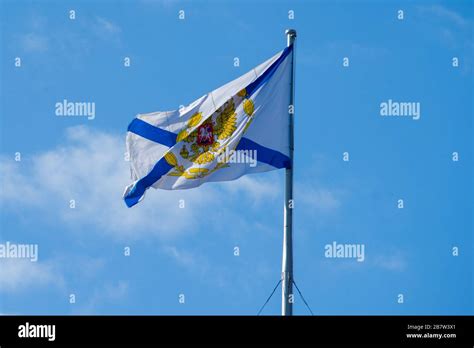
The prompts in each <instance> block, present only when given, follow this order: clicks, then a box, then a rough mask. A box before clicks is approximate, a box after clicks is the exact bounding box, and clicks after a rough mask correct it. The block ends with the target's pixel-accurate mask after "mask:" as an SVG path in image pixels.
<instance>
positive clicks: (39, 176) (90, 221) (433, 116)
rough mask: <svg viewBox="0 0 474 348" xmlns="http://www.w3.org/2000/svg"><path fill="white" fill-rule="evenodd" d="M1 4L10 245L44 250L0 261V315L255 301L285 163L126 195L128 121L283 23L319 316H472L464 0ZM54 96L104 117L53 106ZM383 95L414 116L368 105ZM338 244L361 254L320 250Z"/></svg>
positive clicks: (256, 54) (4, 186)
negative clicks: (292, 35)
mask: <svg viewBox="0 0 474 348" xmlns="http://www.w3.org/2000/svg"><path fill="white" fill-rule="evenodd" d="M70 10H75V11H76V18H75V19H74V20H71V19H69V11H70ZM180 10H184V11H185V19H184V20H180V19H179V18H178V12H179V11H180ZM290 10H293V11H294V14H295V19H294V20H290V19H288V11H290ZM398 10H403V11H404V19H403V20H400V19H398V18H397V15H398ZM0 18H1V70H0V71H1V85H0V86H1V95H0V115H1V117H0V126H1V133H0V136H1V138H0V156H1V162H0V163H1V167H0V171H1V177H0V180H1V190H0V199H1V200H0V242H2V243H5V242H6V241H10V242H12V243H26V244H29V243H32V244H38V247H39V260H38V262H36V263H34V262H30V261H29V260H17V259H0V313H4V314H177V315H180V314H238V315H240V314H250V315H253V314H256V313H257V312H258V309H259V308H260V306H261V305H262V304H263V302H264V301H265V299H266V298H267V296H268V295H269V293H270V292H271V290H272V289H273V287H274V286H275V284H276V283H277V281H278V279H279V277H280V271H281V248H282V220H283V216H282V211H283V190H284V177H283V174H284V173H283V171H274V172H270V173H264V174H258V175H251V176H246V177H243V178H241V179H239V180H237V181H233V182H228V183H212V184H207V185H204V186H202V187H200V188H197V189H192V190H186V191H155V190H153V191H152V192H149V193H148V194H147V198H146V200H144V201H143V202H142V203H140V205H138V206H136V207H134V208H132V209H127V208H126V206H125V204H124V203H123V201H122V199H121V195H122V192H123V189H124V187H125V185H127V184H129V171H128V164H127V162H125V161H124V159H123V155H124V152H125V132H126V127H127V125H128V123H129V122H130V121H131V120H132V119H133V117H134V116H135V115H136V114H137V113H144V112H152V111H158V110H172V109H176V108H178V107H179V105H181V104H188V103H190V102H192V101H193V100H195V99H197V98H198V97H200V96H202V95H203V94H205V93H206V92H209V91H211V90H213V89H215V88H217V87H219V86H220V85H222V84H224V83H226V82H228V81H230V80H232V79H234V78H236V77H238V76H240V75H242V74H244V73H245V72H247V71H248V70H250V69H251V68H253V67H254V66H256V65H258V64H260V63H261V62H263V61H264V60H266V59H267V58H269V57H271V56H272V55H274V54H275V53H276V52H277V51H280V50H282V49H283V48H284V47H285V45H286V39H285V36H284V30H285V29H286V28H289V27H293V28H295V29H296V30H297V31H298V39H297V50H296V116H295V117H296V121H295V122H296V123H295V148H296V150H295V211H294V255H295V256H294V257H295V280H296V283H297V285H298V287H299V288H300V289H301V290H302V292H303V294H304V296H305V298H306V300H307V301H308V302H309V304H310V306H311V308H312V310H313V312H314V313H315V314H329V315H333V314H473V308H474V307H473V306H474V305H473V293H474V291H473V290H474V289H473V266H474V262H473V260H474V259H473V250H472V246H473V218H472V216H473V180H472V177H473V165H472V163H473V153H472V152H473V148H474V146H473V145H474V144H473V140H472V134H473V127H472V126H473V125H472V119H473V99H472V89H473V71H472V69H473V60H472V58H473V57H472V56H473V55H472V53H473V30H472V23H473V2H472V1H450V2H431V1H409V2H403V1H401V2H398V1H397V2H395V1H387V2H375V1H314V2H310V1H295V2H290V1H276V2H270V1H226V2H218V1H195V2H192V3H191V2H179V1H172V0H169V1H152V0H148V1H146V0H143V1H136V2H132V1H104V2H101V3H100V4H98V3H96V2H92V1H68V2H67V1H41V2H40V1H10V0H7V1H6V0H3V1H1V11H0ZM16 57H19V58H21V67H15V58H16ZM125 57H130V59H131V66H130V67H124V65H123V61H124V58H125ZM234 57H238V58H239V59H240V66H239V67H234V64H233V63H234ZM344 57H348V58H349V66H348V67H344V66H343V64H342V63H343V58H344ZM453 57H457V58H458V59H459V66H458V67H453V65H452V59H453ZM63 99H67V100H69V101H86V102H94V103H95V104H96V116H95V118H94V119H93V120H88V119H87V118H85V117H76V118H71V117H69V118H68V117H57V116H56V115H55V104H56V103H57V102H61V101H62V100H63ZM389 99H392V100H394V101H403V102H417V103H420V105H421V117H420V119H419V120H413V119H411V118H401V117H391V118H387V117H382V116H380V103H382V102H385V101H388V100H389ZM16 152H20V153H21V161H20V162H17V161H15V153H16ZM344 152H348V153H349V158H350V160H349V161H348V162H346V161H343V153H344ZM453 152H458V154H459V161H457V162H455V161H453V160H452V153H453ZM71 199H74V200H75V202H76V208H75V209H70V207H69V204H70V200H71ZM180 199H184V200H185V204H186V207H185V208H184V209H180V208H179V206H178V205H179V200H180ZM399 199H403V200H404V208H403V209H398V207H397V201H398V200H399ZM334 241H336V242H338V243H356V244H363V245H364V246H365V260H364V261H363V262H357V261H356V260H354V259H330V258H325V256H324V247H325V245H326V244H331V243H333V242H334ZM236 246H238V247H239V248H240V256H234V247H236ZM125 247H130V250H131V255H130V256H124V248H125ZM453 247H457V248H458V249H459V255H458V256H453V252H452V249H453ZM70 294H75V296H76V302H75V303H74V304H71V303H69V296H70ZM179 294H184V295H185V303H184V304H181V303H179V301H178V299H179ZM399 294H403V296H404V303H402V304H400V303H398V302H397V300H398V295H399ZM280 298H281V294H280V291H278V292H277V293H276V294H275V295H274V297H273V298H272V299H271V301H270V303H269V304H268V306H267V308H266V309H265V310H264V312H263V313H264V314H275V315H276V314H279V312H280ZM307 313H308V311H307V310H306V308H305V307H304V305H303V303H302V301H301V300H300V298H299V297H298V296H296V299H295V314H307Z"/></svg>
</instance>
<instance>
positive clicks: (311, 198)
mask: <svg viewBox="0 0 474 348" xmlns="http://www.w3.org/2000/svg"><path fill="white" fill-rule="evenodd" d="M341 196H342V192H341V191H340V190H328V189H325V188H319V189H315V188H313V187H311V186H310V187H308V186H303V185H299V186H297V192H296V194H295V200H296V204H298V202H301V204H302V205H303V207H304V208H310V209H311V210H312V211H318V212H323V213H328V212H332V211H335V210H337V209H338V208H339V207H340V206H341Z"/></svg>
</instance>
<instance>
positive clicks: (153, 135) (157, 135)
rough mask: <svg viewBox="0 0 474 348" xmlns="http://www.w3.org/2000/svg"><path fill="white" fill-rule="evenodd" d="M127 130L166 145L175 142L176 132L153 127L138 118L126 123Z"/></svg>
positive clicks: (170, 145)
mask: <svg viewBox="0 0 474 348" xmlns="http://www.w3.org/2000/svg"><path fill="white" fill-rule="evenodd" d="M128 131H129V132H132V133H135V134H137V135H139V136H141V137H143V138H146V139H148V140H151V141H154V142H155V143H159V144H163V145H166V146H168V147H172V146H173V145H174V144H176V134H174V133H173V132H169V131H167V130H165V129H162V128H158V127H155V126H153V125H151V124H149V123H147V122H145V121H143V120H141V119H139V118H135V119H134V120H133V121H132V122H131V123H130V124H129V125H128Z"/></svg>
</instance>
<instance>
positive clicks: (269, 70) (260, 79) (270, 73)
mask: <svg viewBox="0 0 474 348" xmlns="http://www.w3.org/2000/svg"><path fill="white" fill-rule="evenodd" d="M292 50H293V45H291V46H289V47H286V48H285V49H284V50H283V52H282V54H281V56H280V57H278V59H277V60H276V61H274V62H273V64H272V65H270V67H269V68H267V70H265V71H264V73H263V74H262V75H260V76H259V77H258V78H257V79H256V80H255V81H253V82H252V83H250V84H249V85H248V86H247V87H245V91H246V92H247V95H249V96H250V95H252V94H253V93H254V92H255V91H256V90H257V89H258V88H259V87H260V86H261V85H263V84H264V83H265V82H267V81H268V80H269V79H270V78H271V77H272V76H273V74H274V73H275V71H276V70H277V69H278V67H279V66H280V64H281V63H282V62H283V61H284V60H285V58H286V57H287V56H288V55H289V54H290V53H291V51H292Z"/></svg>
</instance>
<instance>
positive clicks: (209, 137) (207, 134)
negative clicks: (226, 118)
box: [197, 123, 214, 146]
mask: <svg viewBox="0 0 474 348" xmlns="http://www.w3.org/2000/svg"><path fill="white" fill-rule="evenodd" d="M197 143H198V145H201V146H205V145H212V144H213V143H214V130H213V129H212V124H211V123H205V124H202V125H200V126H199V127H198V129H197Z"/></svg>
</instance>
